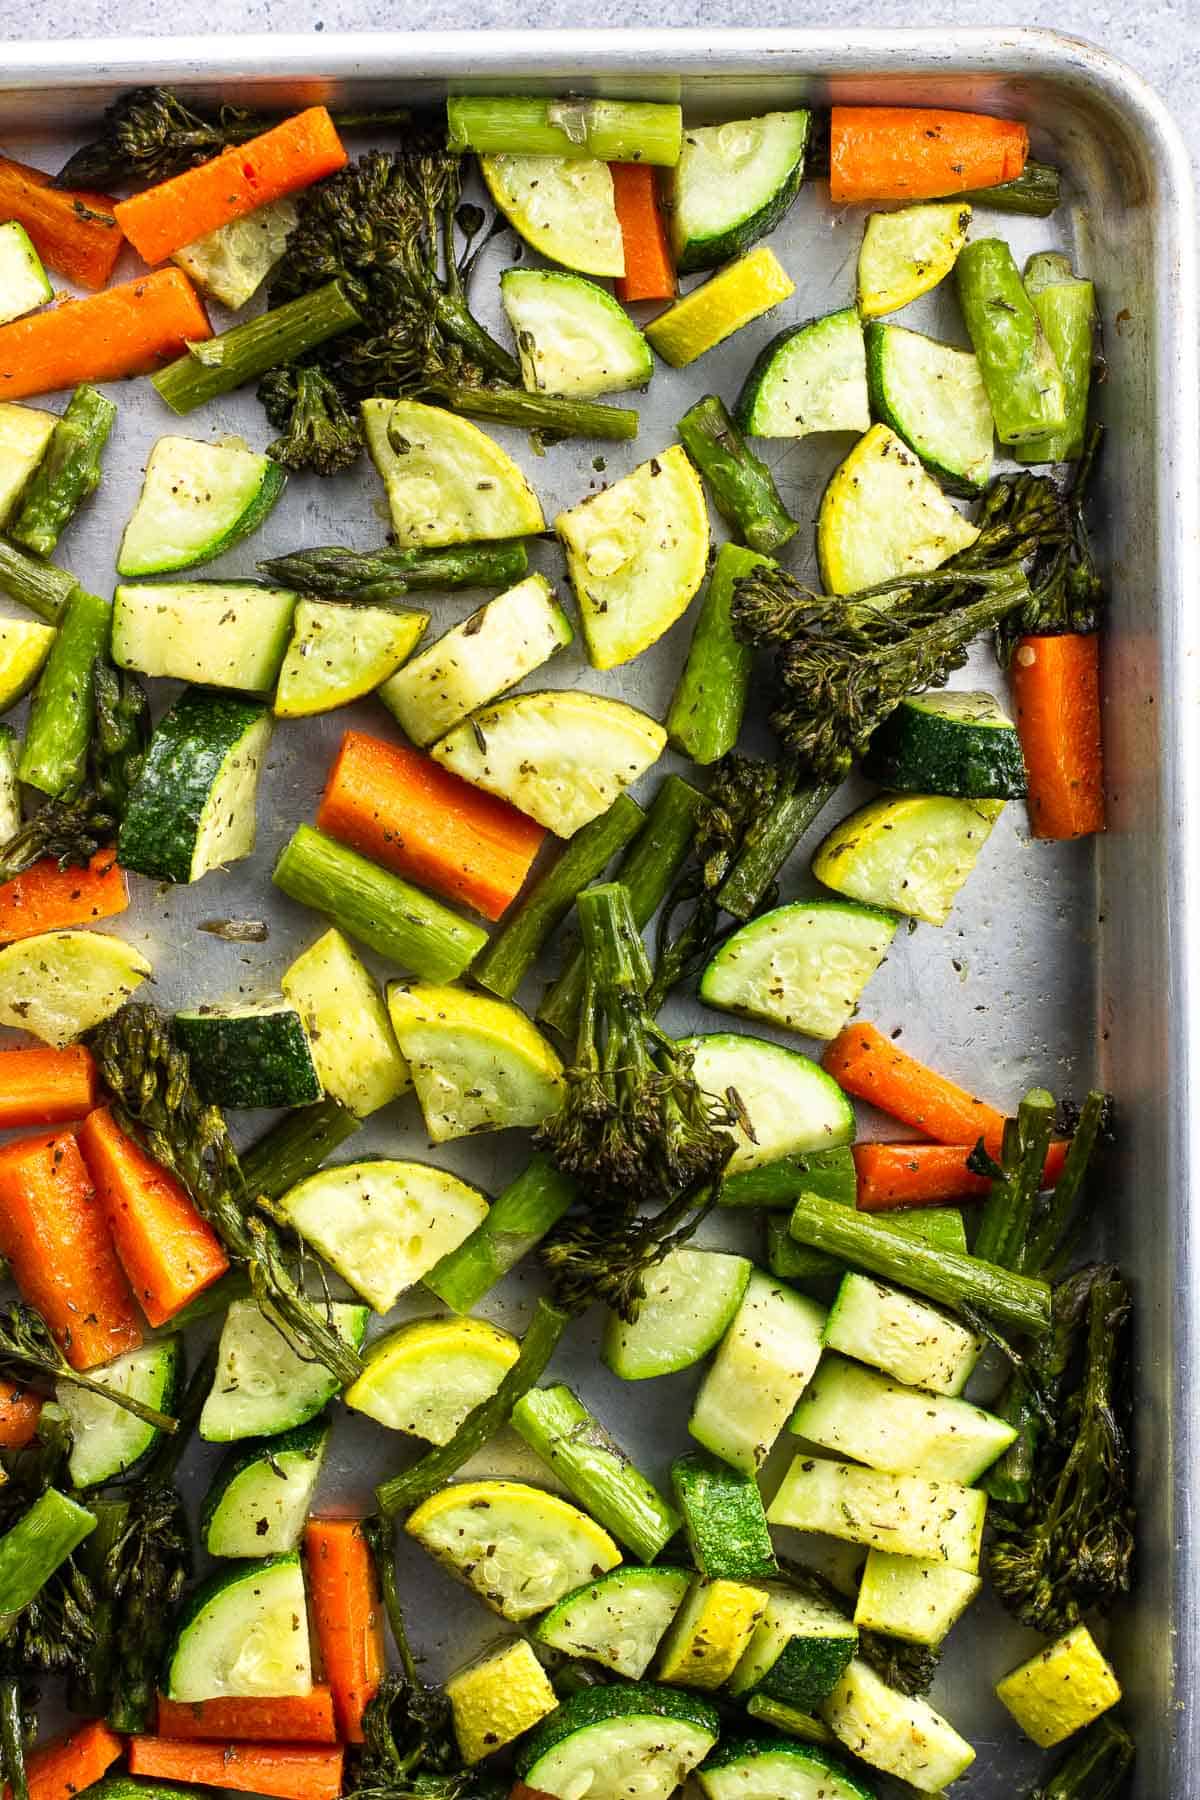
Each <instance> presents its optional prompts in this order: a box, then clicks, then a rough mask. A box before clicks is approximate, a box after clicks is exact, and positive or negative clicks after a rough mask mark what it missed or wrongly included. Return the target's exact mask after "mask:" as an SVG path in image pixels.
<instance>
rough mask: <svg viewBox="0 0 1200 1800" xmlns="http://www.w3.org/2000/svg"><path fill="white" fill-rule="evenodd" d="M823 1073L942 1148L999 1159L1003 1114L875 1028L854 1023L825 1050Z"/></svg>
mask: <svg viewBox="0 0 1200 1800" xmlns="http://www.w3.org/2000/svg"><path fill="white" fill-rule="evenodd" d="M821 1067H822V1068H823V1069H824V1070H825V1072H826V1074H828V1075H832V1076H833V1079H834V1080H835V1081H836V1082H837V1083H838V1084H839V1085H840V1086H841V1087H843V1088H845V1090H846V1092H847V1093H848V1094H853V1095H855V1097H856V1098H857V1099H859V1100H869V1101H870V1103H871V1105H872V1106H877V1107H878V1108H879V1110H880V1111H881V1112H885V1113H890V1114H891V1115H892V1117H893V1119H902V1120H903V1121H904V1123H905V1124H906V1125H911V1126H912V1128H913V1130H914V1131H923V1132H924V1133H925V1134H926V1136H927V1137H931V1138H935V1139H936V1140H937V1142H938V1143H939V1144H976V1143H978V1141H979V1139H980V1138H982V1139H983V1141H984V1143H985V1144H986V1146H987V1148H988V1149H989V1150H990V1151H991V1153H992V1155H993V1156H996V1155H998V1154H999V1151H1000V1139H1001V1135H1002V1133H1003V1131H1004V1114H1003V1113H1002V1112H998V1111H997V1110H996V1108H995V1107H994V1106H988V1105H987V1103H986V1102H985V1101H983V1100H977V1099H976V1098H975V1096H974V1095H973V1094H968V1092H967V1090H966V1089H965V1088H960V1087H959V1086H958V1085H957V1084H956V1083H955V1082H953V1081H947V1079H946V1077H945V1076H944V1075H938V1074H937V1073H935V1071H934V1070H933V1069H927V1068H926V1067H925V1065H924V1063H919V1062H918V1061H917V1060H916V1058H915V1057H912V1056H909V1055H907V1054H906V1052H905V1051H903V1050H898V1049H897V1048H896V1046H895V1044H893V1043H892V1042H891V1041H890V1039H888V1038H885V1037H884V1035H883V1033H882V1032H881V1031H878V1030H876V1028H875V1026H874V1025H869V1024H866V1023H864V1022H861V1021H859V1022H856V1023H855V1024H853V1025H847V1026H846V1027H845V1029H844V1030H843V1031H840V1032H839V1033H838V1035H837V1037H835V1038H834V1040H833V1042H832V1043H831V1044H829V1045H827V1046H826V1050H825V1054H824V1056H823V1057H822V1058H821Z"/></svg>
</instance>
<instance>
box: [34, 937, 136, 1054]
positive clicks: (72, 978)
mask: <svg viewBox="0 0 1200 1800" xmlns="http://www.w3.org/2000/svg"><path fill="white" fill-rule="evenodd" d="M153 973H154V971H153V969H152V968H151V966H150V964H149V963H148V962H147V961H146V959H145V957H144V956H143V955H142V954H141V952H140V951H138V950H135V949H134V947H133V945H132V944H127V943H126V942H125V940H124V939H123V938H118V937H110V936H109V934H108V933H107V932H104V931H44V932H41V933H39V935H38V936H37V937H27V938H20V939H19V940H18V941H17V942H16V943H15V944H6V945H5V946H4V948H3V949H0V1025H11V1026H12V1027H13V1029H14V1030H16V1031H28V1032H31V1033H32V1034H33V1036H34V1037H37V1038H41V1039H42V1042H43V1043H46V1044H54V1045H57V1047H58V1048H59V1049H62V1048H63V1047H64V1046H65V1045H67V1044H69V1043H70V1042H71V1041H72V1039H74V1038H77V1037H80V1036H82V1034H83V1033H84V1032H85V1031H90V1030H91V1028H92V1026H93V1025H99V1023H100V1021H101V1020H102V1019H107V1018H108V1017H109V1015H110V1014H111V1013H115V1012H116V1010H117V1008H118V1007H120V1006H124V1004H125V1002H126V1000H128V999H129V996H130V995H131V994H133V993H136V992H137V990H138V988H139V987H141V985H142V983H143V981H145V980H146V979H147V977H148V976H150V975H152V974H153Z"/></svg>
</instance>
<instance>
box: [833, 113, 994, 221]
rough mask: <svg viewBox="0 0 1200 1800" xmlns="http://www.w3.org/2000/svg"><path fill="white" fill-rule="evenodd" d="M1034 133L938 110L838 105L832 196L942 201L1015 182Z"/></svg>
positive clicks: (837, 199)
mask: <svg viewBox="0 0 1200 1800" xmlns="http://www.w3.org/2000/svg"><path fill="white" fill-rule="evenodd" d="M1028 155H1029V133H1028V131H1026V129H1025V127H1024V125H1020V124H1018V123H1017V122H1016V121H1015V120H1014V119H995V118H993V117H992V116H991V115H990V114H989V113H971V112H949V111H947V110H945V109H944V108H942V107H935V106H835V107H833V108H832V110H831V112H830V119H829V197H830V199H831V200H832V201H833V203H834V205H835V206H844V205H847V204H849V203H850V202H853V201H857V200H935V199H939V198H941V197H943V196H947V197H948V196H952V195H954V194H965V193H967V192H968V191H969V190H972V189H975V188H988V187H999V185H1000V183H1001V182H1003V181H1015V180H1016V178H1017V176H1018V175H1019V174H1020V173H1021V171H1022V169H1023V168H1024V167H1025V162H1026V159H1027V157H1028Z"/></svg>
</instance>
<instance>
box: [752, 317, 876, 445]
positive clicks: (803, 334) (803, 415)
mask: <svg viewBox="0 0 1200 1800" xmlns="http://www.w3.org/2000/svg"><path fill="white" fill-rule="evenodd" d="M737 420H738V424H739V425H740V426H741V428H742V430H743V431H747V432H749V433H750V435H751V436H752V437H770V438H802V437H810V436H811V435H812V433H813V432H815V431H865V430H866V429H867V426H868V425H869V424H870V423H871V413H870V407H869V404H868V399H867V364H866V358H865V355H864V352H863V329H862V325H861V323H860V321H859V317H858V314H857V312H856V311H855V310H854V308H853V307H852V306H848V307H846V308H844V310H843V311H841V312H834V313H826V314H825V316H824V317H823V318H820V319H809V320H807V321H806V323H805V324H803V325H789V326H788V327H787V328H786V330H784V331H781V332H779V333H778V334H777V336H775V337H773V338H772V339H771V341H770V343H769V344H767V345H766V347H765V348H764V349H763V350H761V351H760V352H759V354H758V357H757V359H756V360H755V363H754V367H753V368H752V369H751V371H750V373H749V375H747V377H746V379H745V381H744V382H743V383H742V391H741V393H740V394H739V395H738V402H737Z"/></svg>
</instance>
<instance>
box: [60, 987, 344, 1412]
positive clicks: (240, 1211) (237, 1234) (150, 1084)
mask: <svg viewBox="0 0 1200 1800" xmlns="http://www.w3.org/2000/svg"><path fill="white" fill-rule="evenodd" d="M90 1041H91V1048H92V1054H93V1055H94V1056H95V1058H96V1062H97V1064H98V1065H99V1068H100V1073H101V1075H102V1076H103V1078H104V1080H105V1082H106V1083H107V1084H108V1088H109V1091H110V1092H111V1093H112V1095H113V1099H114V1101H115V1104H116V1114H117V1120H118V1123H119V1124H120V1126H121V1128H122V1130H123V1131H128V1132H129V1133H130V1134H131V1135H132V1136H133V1137H135V1138H136V1139H137V1141H138V1142H139V1143H140V1144H141V1145H142V1147H143V1148H144V1149H145V1150H146V1151H147V1152H148V1153H149V1155H151V1156H152V1157H153V1158H154V1160H155V1161H156V1162H159V1163H161V1164H162V1165H163V1167H164V1168H165V1169H167V1170H169V1171H170V1173H171V1174H172V1175H174V1176H175V1177H176V1179H177V1180H178V1181H181V1182H182V1183H183V1185H184V1187H185V1188H186V1189H187V1191H188V1192H189V1194H190V1195H191V1197H192V1199H193V1200H194V1201H195V1203H196V1205H197V1207H198V1208H199V1210H200V1212H201V1213H202V1214H203V1216H204V1217H205V1218H206V1219H207V1220H208V1223H209V1224H210V1225H211V1226H212V1228H213V1230H214V1231H215V1232H216V1233H217V1236H218V1237H219V1238H220V1239H221V1242H222V1243H223V1244H224V1246H225V1249H226V1250H227V1252H228V1253H229V1256H230V1258H231V1260H232V1261H233V1262H235V1263H238V1264H241V1265H243V1266H244V1267H245V1268H246V1269H247V1270H248V1272H249V1275H250V1280H251V1286H252V1290H253V1293H254V1297H255V1299H256V1300H257V1301H258V1302H259V1304H260V1305H262V1304H263V1303H264V1302H269V1303H270V1304H271V1305H272V1306H273V1307H274V1308H275V1310H276V1311H277V1312H278V1313H279V1316H280V1318H281V1319H282V1320H283V1323H284V1325H285V1326H286V1327H287V1328H288V1330H289V1332H290V1333H291V1335H292V1336H293V1337H294V1338H295V1339H296V1340H297V1342H298V1343H300V1344H302V1345H303V1346H304V1347H305V1349H306V1350H307V1351H308V1353H309V1354H310V1355H311V1356H312V1357H314V1358H315V1360H316V1361H317V1362H320V1363H323V1364H324V1366H325V1367H326V1368H327V1369H329V1370H330V1371H331V1373H333V1374H334V1375H336V1376H337V1378H338V1380H339V1382H341V1383H343V1384H346V1383H349V1382H351V1381H353V1380H355V1379H356V1377H357V1376H358V1375H359V1374H361V1372H362V1358H361V1357H360V1356H359V1355H358V1353H357V1352H356V1351H355V1350H352V1349H351V1348H350V1346H349V1345H348V1344H347V1343H346V1342H345V1340H344V1339H343V1338H341V1337H340V1336H339V1335H338V1333H337V1331H336V1330H335V1329H334V1327H333V1325H332V1323H331V1322H330V1319H329V1317H328V1315H327V1314H325V1313H323V1312H322V1311H321V1309H320V1307H319V1306H317V1305H315V1304H314V1303H313V1302H312V1301H310V1300H309V1299H308V1298H307V1296H306V1295H305V1294H304V1293H303V1292H302V1290H301V1289H300V1287H299V1286H298V1285H297V1283H296V1280H295V1278H294V1277H293V1275H292V1273H291V1271H290V1270H289V1268H288V1267H287V1264H286V1262H285V1260H284V1254H283V1243H282V1240H281V1238H280V1236H279V1233H278V1232H277V1230H276V1228H275V1226H274V1225H273V1224H271V1223H270V1222H269V1221H268V1220H266V1219H264V1218H263V1217H262V1216H261V1215H260V1214H257V1213H254V1212H253V1211H251V1208H250V1204H249V1201H250V1196H249V1195H248V1194H247V1192H246V1184H245V1180H244V1178H243V1175H242V1170H241V1165H240V1163H239V1162H238V1157H237V1152H236V1151H235V1149H234V1147H233V1140H232V1139H231V1138H230V1136H229V1129H228V1127H227V1125H226V1123H225V1120H224V1118H223V1117H222V1114H221V1112H220V1110H219V1109H218V1108H217V1107H215V1106H206V1105H204V1104H203V1102H202V1101H201V1100H200V1097H199V1095H198V1094H197V1092H196V1089H195V1087H194V1086H193V1084H192V1079H191V1071H190V1068H189V1064H188V1058H187V1056H186V1054H185V1053H184V1052H183V1051H182V1050H180V1048H179V1047H178V1045H177V1044H176V1043H175V1041H174V1039H173V1037H172V1035H171V1022H170V1020H169V1019H168V1018H166V1017H165V1016H164V1015H163V1014H162V1013H159V1012H157V1011H156V1010H155V1009H154V1008H153V1007H151V1006H139V1005H133V1004H126V1005H125V1006H123V1007H121V1008H120V1010H119V1011H118V1012H116V1013H114V1014H113V1016H112V1018H110V1019H106V1020H105V1021H104V1023H103V1024H102V1025H99V1026H97V1028H96V1030H95V1031H94V1032H93V1033H92V1035H91V1040H90ZM105 1391H107V1390H105Z"/></svg>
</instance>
